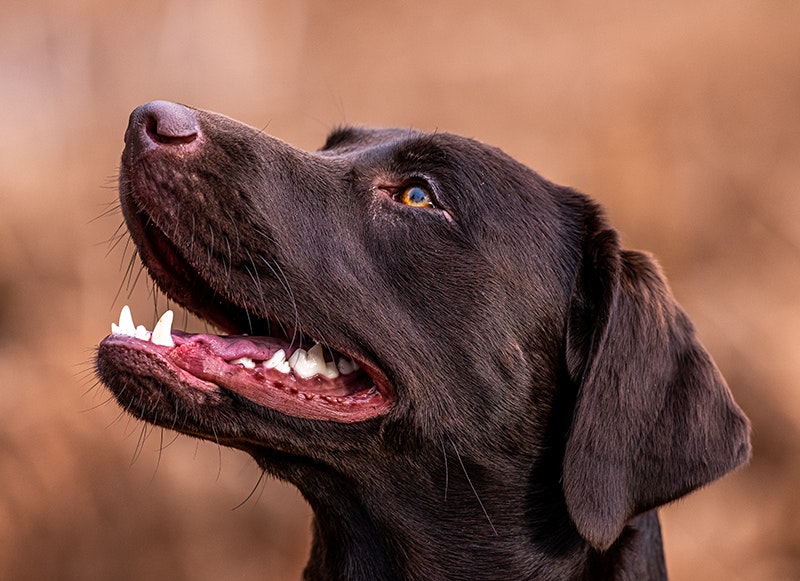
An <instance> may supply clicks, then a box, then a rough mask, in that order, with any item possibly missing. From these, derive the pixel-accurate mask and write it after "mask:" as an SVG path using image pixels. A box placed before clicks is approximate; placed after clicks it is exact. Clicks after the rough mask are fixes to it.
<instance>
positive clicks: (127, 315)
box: [111, 305, 136, 337]
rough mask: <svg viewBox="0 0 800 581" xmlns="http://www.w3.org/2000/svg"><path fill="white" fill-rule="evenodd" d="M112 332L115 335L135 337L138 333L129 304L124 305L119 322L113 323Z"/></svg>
mask: <svg viewBox="0 0 800 581" xmlns="http://www.w3.org/2000/svg"><path fill="white" fill-rule="evenodd" d="M111 333H112V334H114V335H127V336H129V337H133V336H134V335H135V334H136V326H135V325H134V324H133V317H132V316H131V309H130V307H129V306H128V305H125V306H124V307H122V311H120V313H119V324H118V325H115V324H114V323H111Z"/></svg>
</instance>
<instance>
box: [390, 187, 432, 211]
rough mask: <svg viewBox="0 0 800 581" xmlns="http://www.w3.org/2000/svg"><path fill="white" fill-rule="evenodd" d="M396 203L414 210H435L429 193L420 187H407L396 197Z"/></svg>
mask: <svg viewBox="0 0 800 581" xmlns="http://www.w3.org/2000/svg"><path fill="white" fill-rule="evenodd" d="M397 201H398V202H400V203H401V204H405V205H406V206H412V207H414V208H435V207H436V206H435V205H434V204H433V197H432V196H431V193H430V192H429V191H428V190H426V189H425V188H423V187H422V186H409V187H407V188H406V189H404V190H402V191H401V192H400V193H399V194H398V195H397Z"/></svg>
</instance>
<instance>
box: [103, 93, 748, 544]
mask: <svg viewBox="0 0 800 581" xmlns="http://www.w3.org/2000/svg"><path fill="white" fill-rule="evenodd" d="M120 195H121V201H122V209H123V213H124V216H125V220H126V222H127V225H128V228H129V230H130V232H131V235H132V237H133V240H134V242H135V243H136V247H137V249H138V252H139V256H140V257H141V259H142V261H143V262H144V264H145V266H146V267H147V269H148V271H149V272H150V274H151V276H152V277H153V279H154V280H155V281H156V283H157V284H158V286H159V287H160V288H161V289H162V290H163V291H164V292H165V293H166V294H167V295H168V296H169V297H170V298H171V299H172V300H174V301H175V302H177V303H179V304H180V305H182V306H184V307H185V308H187V309H188V310H190V311H192V312H194V313H196V314H197V315H199V316H200V317H202V318H203V319H205V320H207V321H209V322H210V323H212V324H213V325H215V326H217V327H218V328H220V329H221V330H223V331H224V332H225V333H227V334H228V335H227V336H225V337H221V336H216V335H188V334H185V333H181V332H179V331H174V332H172V333H171V334H169V333H166V334H165V333H164V329H163V328H162V329H161V330H160V331H159V332H158V333H155V338H153V337H151V335H150V334H149V333H148V332H146V331H144V330H143V329H140V330H138V331H136V330H135V328H134V327H133V325H131V324H129V322H128V321H121V328H117V332H116V333H114V334H112V335H111V336H109V337H107V338H106V339H105V340H104V341H103V342H102V343H101V345H100V347H99V352H98V362H97V367H98V371H99V374H100V377H101V379H102V380H103V382H104V383H105V384H106V385H108V386H109V388H110V389H111V390H112V391H113V392H114V394H115V395H116V397H117V399H118V400H119V401H120V403H121V404H122V405H123V406H124V407H125V408H126V409H128V410H129V411H130V412H131V413H133V414H134V415H136V416H138V417H140V418H142V419H144V420H147V421H151V422H153V423H157V424H159V425H162V426H166V427H168V428H172V429H176V430H179V431H182V432H185V433H188V434H192V435H195V436H199V437H202V438H208V439H212V440H215V441H217V442H220V443H222V444H225V445H230V446H234V447H238V448H241V449H243V450H246V451H248V452H250V453H251V454H253V455H254V456H255V457H256V458H257V459H258V460H259V461H260V462H261V463H262V464H264V465H267V464H269V465H270V466H271V467H272V469H274V470H275V471H276V472H277V473H279V474H280V475H282V476H284V477H286V478H289V479H294V480H297V477H296V478H293V477H292V474H293V470H295V469H296V466H297V465H298V464H303V465H305V466H308V465H309V463H313V464H316V465H319V466H323V465H324V466H325V467H326V468H325V470H328V471H330V470H333V471H334V472H342V473H343V474H344V475H345V476H346V478H348V479H349V480H354V479H355V480H357V479H358V478H359V476H361V475H366V473H367V472H369V471H370V470H377V469H378V468H376V467H375V466H374V461H373V459H374V458H375V457H376V455H378V454H383V455H385V454H391V455H393V456H394V457H396V458H407V457H412V456H417V457H429V458H436V457H438V458H439V460H440V459H441V447H442V445H443V444H444V443H448V444H447V445H448V446H450V445H452V446H453V447H456V446H457V447H458V448H457V449H458V450H459V451H460V453H461V455H462V456H463V457H464V458H465V460H467V461H468V462H469V463H470V464H471V465H473V466H483V467H485V468H486V469H487V470H489V471H502V470H504V469H505V468H506V467H508V466H509V465H512V466H515V467H517V468H520V467H525V466H528V467H530V465H531V462H532V459H533V458H535V457H541V456H543V455H546V454H552V453H553V452H552V451H553V450H556V451H557V453H558V454H559V457H560V458H561V460H562V465H563V471H561V470H560V471H559V473H558V474H554V475H552V478H553V479H554V480H555V481H558V480H561V479H562V477H563V481H562V486H563V488H562V490H563V497H564V499H565V500H566V506H567V507H568V510H569V514H570V515H571V517H572V519H573V521H574V523H575V524H576V526H577V528H578V530H579V531H580V533H581V534H582V535H583V536H584V537H585V538H586V539H588V540H589V541H591V542H592V543H593V545H594V546H596V547H599V548H605V547H608V546H609V545H610V544H611V543H612V542H613V540H614V539H615V538H616V537H617V536H618V534H619V532H620V531H621V530H622V527H623V526H624V523H625V522H626V521H627V520H628V519H629V518H630V517H631V516H632V515H635V514H638V513H640V512H642V511H645V510H648V509H650V508H652V507H654V506H657V505H659V504H663V503H664V502H667V501H669V500H671V499H674V498H676V497H678V496H680V495H682V494H685V493H686V492H688V491H690V490H692V489H694V488H697V487H698V486H701V485H703V484H705V483H707V482H709V481H710V480H713V479H715V478H717V477H719V476H721V475H722V474H724V473H725V472H727V471H729V470H731V469H732V468H734V467H735V466H737V465H739V464H740V463H742V462H744V461H745V460H746V458H747V456H748V453H749V444H748V427H747V422H746V420H745V419H744V417H743V416H742V414H741V412H740V411H739V410H738V408H737V407H736V405H735V404H734V403H733V401H732V400H731V397H730V394H729V392H728V390H727V387H726V386H725V383H724V381H723V379H722V377H721V376H720V374H719V373H718V371H717V369H716V368H715V366H714V364H713V363H712V361H711V360H710V358H709V356H708V355H707V354H706V352H705V351H704V349H703V348H702V347H701V346H700V344H699V343H698V341H697V339H696V338H695V335H694V331H693V329H692V327H691V325H690V324H689V322H688V321H687V319H686V317H685V315H684V314H683V313H682V311H681V310H680V309H679V307H678V306H677V305H676V304H675V301H674V299H673V298H672V295H671V293H670V291H669V290H668V288H667V286H666V284H665V282H664V280H663V277H662V276H661V274H660V273H659V271H658V269H657V267H656V266H655V265H654V263H653V261H652V260H651V259H649V258H648V257H646V256H644V255H643V254H640V253H634V252H627V251H623V250H621V249H620V247H619V243H618V240H617V237H616V235H615V234H614V232H613V231H612V230H611V229H610V228H609V227H608V226H607V224H606V222H605V219H604V218H603V216H602V213H601V212H600V210H599V209H598V208H597V206H596V205H595V204H593V203H592V202H591V201H589V200H588V199H587V198H585V197H584V196H583V195H581V194H579V193H576V192H574V191H572V190H570V189H567V188H563V187H559V186H556V185H554V184H552V183H550V182H547V181H546V180H544V179H542V178H541V177H540V176H538V175H537V174H536V173H534V172H533V171H531V170H529V169H528V168H526V167H525V166H523V165H521V164H519V163H518V162H516V161H514V160H512V159H511V158H509V157H508V156H506V155H505V154H503V153H502V152H500V151H499V150H497V149H494V148H490V147H487V146H485V145H483V144H480V143H478V142H475V141H473V140H470V139H465V138H462V137H458V136H454V135H448V134H438V133H436V134H426V133H420V132H416V131H411V130H365V129H352V128H349V129H343V130H339V131H336V132H334V133H333V134H332V135H331V136H330V137H329V139H328V141H327V143H326V144H325V146H324V147H323V148H322V149H321V150H319V151H317V152H313V153H307V152H303V151H299V150H297V149H295V148H292V147H290V146H288V145H287V144H285V143H283V142H280V141H278V140H276V139H274V138H272V137H269V136H267V135H265V134H264V133H262V132H260V131H258V130H256V129H253V128H251V127H248V126H245V125H243V124H240V123H237V122H235V121H232V120H230V119H228V118H225V117H222V116H219V115H215V114H211V113H207V112H202V111H197V110H194V109H189V108H185V107H182V106H179V105H174V104H170V103H164V102H154V103H151V104H148V105H145V106H142V107H140V108H138V109H137V110H136V111H135V112H134V113H133V114H132V116H131V121H130V125H129V128H128V132H127V134H126V148H125V152H124V154H123V159H122V166H121V177H120ZM445 462H446V461H445ZM275 466H279V467H280V468H278V469H275ZM398 466H406V464H403V461H400V460H399V461H398ZM381 469H384V470H387V471H391V466H389V467H386V468H381ZM443 469H444V470H446V469H447V468H446V466H443ZM530 477H531V478H537V476H536V475H531V476H530ZM548 477H550V476H548ZM397 478H398V480H402V478H403V476H402V475H401V474H398V475H397Z"/></svg>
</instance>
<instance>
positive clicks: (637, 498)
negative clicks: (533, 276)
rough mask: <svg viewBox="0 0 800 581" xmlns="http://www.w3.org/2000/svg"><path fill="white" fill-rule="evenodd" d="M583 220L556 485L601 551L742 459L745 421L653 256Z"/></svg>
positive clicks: (745, 444) (746, 441)
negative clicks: (585, 231)
mask: <svg viewBox="0 0 800 581" xmlns="http://www.w3.org/2000/svg"><path fill="white" fill-rule="evenodd" d="M591 221H593V222H594V227H593V228H592V229H590V234H589V235H588V237H587V240H586V241H585V246H584V257H583V263H582V266H581V268H580V272H579V274H578V276H577V280H576V283H575V287H574V290H573V294H572V301H571V305H570V313H569V320H568V329H567V366H568V370H569V373H570V376H571V378H572V380H573V382H574V384H575V385H576V386H577V390H578V391H577V396H576V403H575V408H574V412H573V419H572V426H571V430H570V434H569V437H568V440H567V444H566V451H565V456H564V466H563V470H564V472H563V488H564V495H565V498H566V502H567V506H568V509H569V512H570V516H571V517H572V519H573V521H574V522H575V524H576V526H577V528H578V531H579V532H580V533H581V535H582V536H583V537H584V538H585V539H587V540H588V541H589V542H590V543H591V544H592V545H593V546H594V547H596V548H598V549H601V550H602V549H606V548H608V547H609V546H611V544H612V543H613V542H614V540H615V539H616V538H617V537H618V536H619V534H620V533H621V531H622V529H623V527H624V526H625V523H626V522H627V521H628V520H629V519H630V518H631V517H632V516H634V515H637V514H639V513H641V512H644V511H647V510H649V509H651V508H654V507H656V506H658V505H661V504H664V503H666V502H669V501H671V500H674V499H676V498H678V497H680V496H682V495H684V494H686V493H688V492H690V491H691V490H694V489H696V488H698V487H700V486H703V485H704V484H707V483H708V482H711V481H712V480H714V479H716V478H719V477H720V476H722V475H723V474H725V473H726V472H728V471H730V470H732V469H733V468H735V467H736V466H739V465H740V464H742V463H744V462H746V461H747V459H748V457H749V455H750V442H749V429H750V428H749V423H748V421H747V419H746V418H745V417H744V415H743V414H742V412H741V410H740V409H739V408H738V407H737V405H736V404H735V403H734V401H733V399H732V397H731V394H730V392H729V391H728V387H727V385H726V384H725V380H724V379H723V378H722V376H721V375H720V373H719V371H718V370H717V368H716V366H715V365H714V363H713V362H712V360H711V358H710V356H709V355H708V353H707V352H706V351H705V349H704V348H703V347H702V346H701V345H700V343H699V342H698V340H697V338H696V337H695V332H694V329H693V327H692V325H691V323H690V322H689V320H688V318H687V317H686V315H685V314H684V313H683V312H682V311H681V309H680V307H678V305H677V304H676V303H675V300H674V299H673V297H672V294H671V292H670V290H669V288H668V286H667V284H666V282H665V280H664V278H663V277H662V275H661V273H660V271H659V269H658V267H657V266H656V264H655V263H654V262H653V261H652V260H651V259H650V258H649V257H648V256H646V255H644V254H642V253H638V252H629V251H622V250H620V247H619V242H618V238H617V235H616V233H615V232H614V231H613V230H610V229H609V228H607V227H606V226H605V225H604V224H603V220H602V218H601V217H597V216H595V217H594V218H593V219H592V220H591Z"/></svg>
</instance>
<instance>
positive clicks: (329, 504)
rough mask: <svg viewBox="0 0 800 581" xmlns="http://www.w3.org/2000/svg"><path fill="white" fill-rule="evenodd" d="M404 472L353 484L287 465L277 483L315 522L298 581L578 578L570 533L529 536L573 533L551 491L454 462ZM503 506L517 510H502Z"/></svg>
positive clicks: (576, 548)
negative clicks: (555, 534) (558, 534)
mask: <svg viewBox="0 0 800 581" xmlns="http://www.w3.org/2000/svg"><path fill="white" fill-rule="evenodd" d="M406 468H407V469H404V470H397V471H396V472H395V474H394V478H393V479H390V478H380V479H375V480H373V481H369V482H360V483H358V484H356V483H354V482H352V481H349V480H347V479H346V478H344V477H342V476H340V475H338V474H333V473H331V472H328V471H326V470H324V469H321V468H320V467H318V466H304V467H297V466H295V467H293V470H292V473H291V474H290V475H287V474H286V473H284V474H282V475H281V476H282V477H287V476H289V477H288V478H287V479H289V480H290V481H292V482H293V483H294V484H295V485H296V486H297V487H298V488H299V489H300V490H301V492H302V493H303V495H304V496H305V497H306V499H307V500H308V502H309V503H310V504H311V507H312V508H313V510H314V514H315V519H314V541H313V546H312V550H311V556H310V560H309V562H308V565H307V567H306V571H305V578H306V579H308V580H315V581H316V580H328V579H352V580H359V579H365V580H366V579H370V580H372V579H381V580H384V579H385V580H391V579H398V580H400V579H403V580H416V579H419V580H423V579H424V580H429V579H529V578H539V573H541V572H544V571H547V572H548V573H547V574H548V575H550V574H552V572H553V571H557V572H558V575H557V576H556V577H552V578H554V579H555V578H560V579H570V578H577V577H580V576H581V575H582V571H583V570H584V569H585V566H586V559H587V554H588V547H587V545H586V543H585V542H584V541H583V540H582V539H581V538H580V537H579V535H578V534H577V532H574V533H572V534H569V535H562V538H559V539H551V538H544V537H542V538H537V537H536V533H535V531H536V530H542V529H541V527H535V526H532V524H531V523H532V519H534V520H536V521H537V522H539V521H542V520H544V521H546V522H548V523H550V524H553V525H554V527H553V528H552V529H548V530H562V531H563V530H573V531H574V528H573V527H572V526H571V524H570V523H569V522H568V521H569V517H568V516H567V514H566V509H565V508H562V507H563V500H562V499H561V498H560V490H559V489H558V488H557V483H555V486H554V487H553V488H551V490H549V491H545V490H531V489H530V488H529V486H528V485H527V482H528V481H529V480H530V479H529V474H527V473H525V472H526V471H525V470H523V469H522V468H520V473H519V474H503V475H502V477H499V476H498V477H493V475H492V474H491V472H490V471H487V470H483V469H480V468H479V467H475V466H469V467H467V468H465V467H464V466H462V464H461V462H460V460H459V459H458V458H455V457H452V458H449V462H448V465H447V467H445V466H444V464H443V462H442V461H441V458H439V465H438V467H437V468H439V469H440V470H439V471H435V469H434V470H431V469H432V468H433V466H428V467H427V469H426V468H424V467H422V466H417V467H410V466H409V467H406ZM467 474H468V475H469V476H467ZM495 476H497V475H495ZM378 482H380V483H381V484H380V485H378V484H377V483H378ZM387 482H389V483H391V485H390V486H387V485H386V483H387ZM512 489H517V490H512ZM500 490H502V491H503V494H499V493H498V491H500ZM509 497H514V498H519V502H518V503H515V504H514V505H508V504H507V499H508V498H509ZM495 499H498V502H495ZM499 499H506V500H505V504H503V505H501V504H499ZM454 515H458V518H454ZM565 519H566V521H567V522H566V524H565V522H564V521H565ZM544 578H551V577H544Z"/></svg>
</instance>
